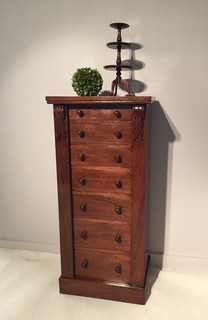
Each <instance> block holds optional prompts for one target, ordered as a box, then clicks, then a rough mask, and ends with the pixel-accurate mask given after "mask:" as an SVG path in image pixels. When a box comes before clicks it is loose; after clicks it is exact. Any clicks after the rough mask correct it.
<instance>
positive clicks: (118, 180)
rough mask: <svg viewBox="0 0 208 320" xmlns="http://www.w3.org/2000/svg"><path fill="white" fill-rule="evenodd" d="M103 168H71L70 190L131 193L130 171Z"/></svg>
mask: <svg viewBox="0 0 208 320" xmlns="http://www.w3.org/2000/svg"><path fill="white" fill-rule="evenodd" d="M110 169H111V168H105V169H103V170H100V168H99V170H98V169H85V168H79V167H76V169H75V168H74V169H73V170H72V191H84V192H85V191H87V192H89V191H90V192H108V193H110V192H115V193H124V194H130V193H131V173H130V172H131V171H130V170H121V169H120V170H118V169H117V170H116V168H115V169H114V170H110Z"/></svg>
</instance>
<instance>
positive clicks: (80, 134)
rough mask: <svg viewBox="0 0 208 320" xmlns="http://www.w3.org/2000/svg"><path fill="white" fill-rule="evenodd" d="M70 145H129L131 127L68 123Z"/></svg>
mask: <svg viewBox="0 0 208 320" xmlns="http://www.w3.org/2000/svg"><path fill="white" fill-rule="evenodd" d="M70 138H71V143H84V144H85V143H112V142H113V143H131V140H132V125H131V124H124V123H122V124H113V123H108V124H106V123H98V122H96V123H92V122H91V123H90V122H83V123H79V122H78V123H77V122H73V121H71V123H70Z"/></svg>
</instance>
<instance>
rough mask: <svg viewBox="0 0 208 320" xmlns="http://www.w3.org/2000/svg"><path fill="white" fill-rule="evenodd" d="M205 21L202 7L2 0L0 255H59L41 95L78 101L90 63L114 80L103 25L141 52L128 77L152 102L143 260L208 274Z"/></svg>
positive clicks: (47, 118)
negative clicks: (13, 251)
mask: <svg viewBox="0 0 208 320" xmlns="http://www.w3.org/2000/svg"><path fill="white" fill-rule="evenodd" d="M207 17H208V2H207V1H205V0H204V1H203V0H198V1H195V0H175V1H171V0H168V1H167V0H154V1H153V0H151V1H150V0H134V1H133V0H130V1H124V0H120V1H118V0H115V1H107V0H105V1H104V0H99V1H95V0H88V1H83V0H76V1H72V0H71V1H69V0H59V1H55V0H53V1H52V0H42V1H35V0H18V1H14V0H13V1H0V41H1V50H0V70H1V73H0V102H1V103H0V108H1V117H0V145H1V156H0V197H1V198H0V239H1V241H0V245H1V246H5V247H11V248H23V249H35V250H45V251H57V250H58V246H59V245H58V243H59V238H58V213H57V210H58V209H57V193H56V191H57V190H56V168H55V150H54V136H53V134H54V132H53V117H52V107H51V106H49V105H47V104H46V102H45V100H44V97H45V96H46V95H74V94H75V93H74V92H73V90H72V87H71V83H70V82H71V76H72V74H73V72H75V70H76V69H77V68H78V67H85V66H90V67H93V68H97V69H98V70H99V71H100V72H101V73H102V76H103V78H104V87H103V89H106V90H109V89H110V84H111V81H112V79H113V77H114V73H112V72H110V71H106V70H104V69H103V65H105V64H112V63H114V62H115V51H113V50H110V49H108V48H107V47H106V43H107V42H109V41H115V38H116V32H115V30H114V29H111V28H109V27H108V25H109V24H110V23H112V22H116V21H122V22H126V23H129V24H130V28H129V29H127V30H125V31H124V32H123V40H124V41H131V42H134V43H140V44H142V46H143V48H142V49H140V50H136V51H135V52H134V54H135V59H137V60H140V61H142V62H143V63H144V64H145V67H144V68H143V69H142V70H138V71H136V72H135V78H136V79H137V80H141V81H143V82H144V83H145V84H146V85H147V88H146V90H145V91H144V92H143V93H142V94H144V95H152V96H155V97H156V99H157V100H158V101H159V103H156V104H155V105H154V106H153V117H152V158H151V164H150V169H151V171H150V173H151V186H150V189H151V196H150V214H149V215H150V217H149V218H150V231H151V236H150V251H151V252H153V253H155V255H153V257H155V259H156V260H157V257H160V254H161V253H162V252H163V251H164V253H165V256H164V257H165V263H166V266H167V267H170V268H171V267H175V266H177V267H183V268H188V267H189V265H190V263H191V262H190V261H192V260H194V263H195V265H196V266H197V267H198V266H199V264H200V266H201V267H202V266H205V265H206V266H207V265H208V233H207V225H208V214H207V213H208V206H207V195H208V173H207V163H208V143H207V118H208V107H207V105H208V96H207V90H208V87H207V74H208V59H207V57H208V42H207V33H208V24H207ZM122 58H123V59H129V58H130V53H129V51H124V52H123V53H122ZM126 76H127V77H128V72H127V74H126ZM119 94H122V95H123V94H124V93H123V92H122V91H120V92H119ZM157 254H158V255H157ZM195 258H196V259H195ZM200 258H201V259H200ZM176 261H179V263H178V262H176ZM196 261H197V262H196Z"/></svg>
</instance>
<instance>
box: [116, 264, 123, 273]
mask: <svg viewBox="0 0 208 320" xmlns="http://www.w3.org/2000/svg"><path fill="white" fill-rule="evenodd" d="M115 272H116V273H119V274H121V273H122V268H121V266H119V265H118V266H116V267H115Z"/></svg>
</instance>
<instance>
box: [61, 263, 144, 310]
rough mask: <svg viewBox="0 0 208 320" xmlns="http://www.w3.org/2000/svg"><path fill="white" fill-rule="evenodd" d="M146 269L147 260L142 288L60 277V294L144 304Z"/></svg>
mask: <svg viewBox="0 0 208 320" xmlns="http://www.w3.org/2000/svg"><path fill="white" fill-rule="evenodd" d="M148 268H149V259H148V263H147V267H146V276H145V285H144V287H143V288H138V287H131V286H127V285H122V284H120V285H119V284H118V283H107V282H97V281H96V282H95V281H89V280H80V279H66V278H62V277H60V278H59V285H60V293H64V294H72V295H78V296H85V297H92V298H99V299H108V300H114V301H122V302H129V303H135V304H145V302H146V294H145V293H146V284H147V274H148Z"/></svg>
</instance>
